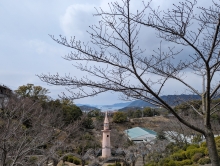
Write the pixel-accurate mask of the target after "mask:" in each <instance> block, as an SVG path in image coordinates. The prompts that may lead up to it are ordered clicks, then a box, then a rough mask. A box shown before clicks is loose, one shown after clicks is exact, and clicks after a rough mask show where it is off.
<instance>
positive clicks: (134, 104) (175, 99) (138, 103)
mask: <svg viewBox="0 0 220 166" xmlns="http://www.w3.org/2000/svg"><path fill="white" fill-rule="evenodd" d="M161 98H162V99H163V100H164V101H165V102H167V103H168V104H169V105H171V106H176V105H178V104H181V103H183V102H186V101H190V100H201V98H200V96H198V95H184V94H182V95H166V96H161ZM76 105H77V106H78V107H80V108H81V110H88V111H90V110H98V109H100V110H102V111H106V110H123V109H135V108H142V107H155V106H154V105H152V104H150V103H149V102H146V101H142V100H135V101H131V102H126V103H116V104H112V105H87V104H85V105H82V104H76Z"/></svg>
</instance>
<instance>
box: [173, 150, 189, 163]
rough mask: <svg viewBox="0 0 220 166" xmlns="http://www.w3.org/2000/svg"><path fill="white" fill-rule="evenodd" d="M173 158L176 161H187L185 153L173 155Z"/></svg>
mask: <svg viewBox="0 0 220 166" xmlns="http://www.w3.org/2000/svg"><path fill="white" fill-rule="evenodd" d="M171 158H172V159H173V160H176V161H182V160H184V159H186V155H185V152H184V151H183V152H179V153H174V154H173V155H171Z"/></svg>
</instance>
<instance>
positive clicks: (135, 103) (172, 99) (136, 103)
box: [127, 94, 201, 107]
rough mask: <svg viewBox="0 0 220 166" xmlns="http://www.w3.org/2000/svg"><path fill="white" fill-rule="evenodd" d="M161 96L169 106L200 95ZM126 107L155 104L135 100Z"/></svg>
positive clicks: (195, 98) (197, 97)
mask: <svg viewBox="0 0 220 166" xmlns="http://www.w3.org/2000/svg"><path fill="white" fill-rule="evenodd" d="M161 98H162V99H163V100H164V101H165V102H167V103H168V104H169V105H171V106H176V105H178V104H181V103H183V102H186V101H190V100H199V99H201V98H200V96H198V95H184V94H182V95H167V96H161ZM127 107H155V106H154V105H152V104H150V103H149V102H146V101H142V100H135V101H133V102H132V103H130V104H129V105H128V106H127Z"/></svg>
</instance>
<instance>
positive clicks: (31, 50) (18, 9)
mask: <svg viewBox="0 0 220 166" xmlns="http://www.w3.org/2000/svg"><path fill="white" fill-rule="evenodd" d="M199 1H200V3H201V4H202V3H205V2H206V3H207V0H199ZM107 2H108V0H64V1H61V0H60V1H58V0H53V1H52V0H51V1H45V0H19V1H14V0H1V1H0V58H1V60H0V84H4V85H6V86H8V87H9V88H11V89H12V90H15V89H17V88H18V86H21V85H25V84H27V83H32V84H34V85H40V86H42V87H45V88H48V89H49V90H50V92H51V93H50V96H51V97H53V98H54V99H55V98H57V97H58V96H57V95H58V94H60V93H61V92H65V88H64V87H59V86H49V85H47V84H46V83H44V82H41V81H40V79H39V78H38V77H37V76H36V75H37V74H41V73H44V74H47V73H51V74H56V73H57V72H58V73H59V74H61V75H62V74H71V75H76V76H77V74H79V73H77V71H76V70H75V69H74V68H73V66H72V62H68V61H66V60H64V59H62V56H64V55H65V54H67V53H68V52H69V49H67V48H66V47H64V46H61V45H58V44H57V43H55V42H54V41H53V40H51V38H50V37H49V36H48V34H51V35H54V36H57V37H58V36H59V35H60V34H61V35H64V36H68V37H70V36H76V37H77V38H78V39H81V40H83V41H87V40H88V39H89V38H88V35H87V33H86V30H88V26H89V25H92V24H95V23H96V22H98V20H99V18H98V17H94V16H93V14H95V13H96V12H95V9H94V7H97V8H99V7H101V8H103V9H108V5H107ZM173 2H176V0H175V1H174V0H169V1H167V0H156V1H155V2H154V3H153V6H158V5H160V6H162V7H163V8H168V7H170V6H171V5H172V3H173ZM134 3H135V5H134V6H135V7H136V8H138V7H141V6H142V0H140V1H139V0H138V1H137V0H135V1H134ZM144 35H145V36H146V38H145V40H143V42H144V41H145V42H146V43H147V42H149V38H150V43H151V44H152V41H154V34H149V33H148V34H147V32H146V34H144ZM144 35H143V36H144ZM155 41H156V39H155ZM146 43H143V44H144V45H147V44H146ZM189 77H190V76H189ZM191 81H192V82H194V83H195V84H196V79H195V78H191ZM170 87H173V85H172V83H171V86H170ZM167 94H168V92H167ZM74 102H75V103H87V104H113V103H116V102H121V101H120V100H119V99H118V94H111V93H105V94H102V95H99V96H96V97H91V98H86V99H81V100H76V101H74Z"/></svg>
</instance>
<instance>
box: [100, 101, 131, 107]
mask: <svg viewBox="0 0 220 166" xmlns="http://www.w3.org/2000/svg"><path fill="white" fill-rule="evenodd" d="M132 102H133V101H131V102H126V103H116V104H112V105H102V107H126V106H128V105H129V104H131V103H132Z"/></svg>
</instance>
